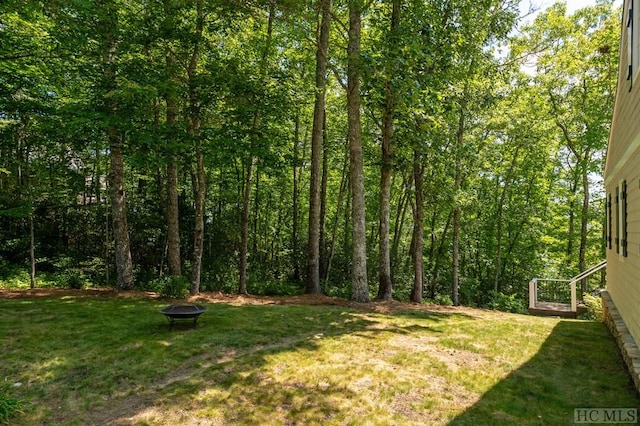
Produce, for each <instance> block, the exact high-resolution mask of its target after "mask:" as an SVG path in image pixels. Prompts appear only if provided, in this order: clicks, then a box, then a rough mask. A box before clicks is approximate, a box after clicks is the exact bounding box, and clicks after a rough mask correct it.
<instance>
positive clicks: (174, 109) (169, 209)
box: [164, 0, 182, 276]
mask: <svg viewBox="0 0 640 426" xmlns="http://www.w3.org/2000/svg"><path fill="white" fill-rule="evenodd" d="M164 8H165V10H164V11H165V24H166V26H167V28H169V29H173V27H174V26H175V25H174V15H175V11H174V10H173V8H172V7H171V5H170V4H169V1H168V0H165V3H164ZM165 54H166V57H165V60H166V67H167V80H168V81H167V86H168V87H167V91H166V93H165V102H166V107H167V110H166V124H167V127H168V129H169V140H167V141H166V142H167V149H168V150H169V152H172V151H174V149H173V147H172V144H174V143H176V141H175V140H172V139H174V138H175V137H176V135H175V132H176V130H177V123H176V122H177V118H178V104H177V94H176V87H175V86H176V79H177V77H176V66H177V64H176V59H175V57H174V56H173V53H172V52H171V50H170V48H169V46H168V45H167V47H166V52H165ZM166 220H167V244H168V245H167V250H168V251H167V256H168V259H167V260H168V264H169V274H170V275H176V276H177V275H182V267H181V263H182V262H181V258H180V225H179V221H180V215H179V212H178V158H177V156H176V155H175V154H173V153H170V154H169V155H168V159H167V205H166Z"/></svg>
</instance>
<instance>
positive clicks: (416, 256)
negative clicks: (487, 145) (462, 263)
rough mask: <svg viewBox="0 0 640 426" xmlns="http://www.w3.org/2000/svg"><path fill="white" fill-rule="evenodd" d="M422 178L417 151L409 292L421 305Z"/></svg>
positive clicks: (420, 163) (414, 169) (422, 263)
mask: <svg viewBox="0 0 640 426" xmlns="http://www.w3.org/2000/svg"><path fill="white" fill-rule="evenodd" d="M423 178H424V165H423V164H422V154H420V153H419V152H418V150H417V149H416V150H414V151H413V181H414V188H415V199H416V205H415V206H414V209H413V236H412V240H413V244H412V246H413V247H412V248H413V250H412V252H411V253H412V258H413V289H412V290H411V301H412V302H414V303H422V294H423V290H424V262H423V259H422V249H423V247H424V224H423V218H424V200H423V196H422V191H423V186H424V185H423V184H424V182H423Z"/></svg>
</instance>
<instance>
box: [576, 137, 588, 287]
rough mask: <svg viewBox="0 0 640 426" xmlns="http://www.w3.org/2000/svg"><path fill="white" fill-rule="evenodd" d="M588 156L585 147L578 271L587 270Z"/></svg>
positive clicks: (582, 284) (585, 284)
mask: <svg viewBox="0 0 640 426" xmlns="http://www.w3.org/2000/svg"><path fill="white" fill-rule="evenodd" d="M589 157H590V154H589V149H588V148H587V150H586V153H585V155H584V157H583V158H584V164H583V166H582V215H581V216H582V217H581V218H580V219H581V223H580V252H579V254H578V267H579V269H580V272H584V271H586V270H587V264H586V255H587V235H588V233H589V229H588V226H589V171H588V167H587V161H588V159H589ZM581 288H582V294H583V295H584V294H585V293H586V292H587V278H585V279H583V280H582V283H581Z"/></svg>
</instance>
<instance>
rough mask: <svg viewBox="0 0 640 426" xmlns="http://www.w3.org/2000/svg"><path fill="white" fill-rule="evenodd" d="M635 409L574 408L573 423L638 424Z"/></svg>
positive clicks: (636, 410)
mask: <svg viewBox="0 0 640 426" xmlns="http://www.w3.org/2000/svg"><path fill="white" fill-rule="evenodd" d="M638 420H639V419H638V409H637V408H576V409H574V410H573V422H574V423H632V424H635V423H638Z"/></svg>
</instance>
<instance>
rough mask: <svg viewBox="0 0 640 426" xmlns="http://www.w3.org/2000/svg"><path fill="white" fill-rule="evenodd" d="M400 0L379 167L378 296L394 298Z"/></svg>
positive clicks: (394, 16)
mask: <svg viewBox="0 0 640 426" xmlns="http://www.w3.org/2000/svg"><path fill="white" fill-rule="evenodd" d="M400 3H401V2H400V0H393V7H392V12H391V28H390V32H391V42H390V45H389V51H390V58H389V59H390V60H391V62H392V63H393V64H392V65H391V66H390V69H389V70H388V76H387V81H385V83H384V86H385V87H384V88H385V109H384V114H383V117H382V167H381V170H380V219H379V221H380V225H379V233H380V237H379V253H378V256H379V258H378V268H379V271H378V281H379V286H378V295H377V297H376V298H377V299H378V300H391V299H392V295H393V286H392V282H391V250H390V241H389V231H390V216H391V214H390V205H391V173H392V171H393V145H392V140H393V130H394V129H393V119H394V114H395V99H394V96H395V93H394V89H393V81H392V79H393V77H394V75H395V72H396V66H395V57H396V55H395V50H396V49H397V47H398V38H397V34H396V33H397V31H398V26H399V24H400Z"/></svg>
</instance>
